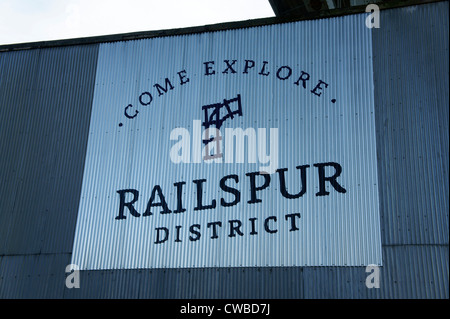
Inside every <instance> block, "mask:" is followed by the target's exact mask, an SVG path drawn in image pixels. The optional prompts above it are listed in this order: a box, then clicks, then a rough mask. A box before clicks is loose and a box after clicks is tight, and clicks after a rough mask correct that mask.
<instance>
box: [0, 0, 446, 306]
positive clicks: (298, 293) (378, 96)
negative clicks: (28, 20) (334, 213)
mask: <svg viewBox="0 0 450 319" xmlns="http://www.w3.org/2000/svg"><path fill="white" fill-rule="evenodd" d="M447 12H448V2H447V1H443V2H438V3H434V4H427V5H420V6H414V7H405V8H399V9H392V10H386V11H382V12H381V24H380V26H381V28H380V29H373V31H372V32H373V33H372V41H373V43H372V48H373V70H374V90H375V92H374V93H375V94H374V96H375V116H376V134H377V161H378V174H379V183H378V184H379V197H380V213H381V230H382V244H383V267H382V268H381V272H380V275H381V280H380V285H381V288H380V289H367V288H366V287H365V279H366V276H367V273H365V267H273V268H203V269H166V270H164V269H153V270H147V269H146V270H120V271H119V270H101V271H83V272H81V282H80V284H81V288H79V289H67V288H66V287H65V285H64V283H65V276H66V274H65V267H66V265H67V264H69V263H70V260H71V253H72V245H73V238H74V233H75V226H76V220H77V212H78V202H79V198H80V192H81V183H82V176H83V168H84V160H85V152H86V146H87V138H88V136H87V135H88V132H89V121H90V111H91V105H92V99H93V91H94V83H95V72H96V64H97V56H98V46H97V45H80V46H69V47H60V48H47V49H33V50H22V51H11V52H2V53H0V105H1V107H0V121H1V123H0V133H1V135H0V136H1V137H2V138H1V140H0V152H1V154H2V157H1V158H0V190H1V192H0V194H1V197H0V298H80V297H81V298H448V297H449V286H448V257H449V256H448V210H449V207H448V206H449V204H448V193H449V187H448V186H449V185H448V176H449V175H448V173H449V171H448V163H449V156H448V149H449V140H448V132H449V126H448V118H449V113H448V112H449V106H448V101H449V96H448V84H449V81H448V76H449V75H448V70H449V66H448V56H449V51H448V14H447Z"/></svg>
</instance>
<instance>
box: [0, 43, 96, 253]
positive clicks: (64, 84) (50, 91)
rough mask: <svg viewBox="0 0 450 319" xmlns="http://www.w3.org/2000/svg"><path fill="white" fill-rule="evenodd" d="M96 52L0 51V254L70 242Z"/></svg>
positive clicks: (65, 246) (51, 249)
mask: <svg viewBox="0 0 450 319" xmlns="http://www.w3.org/2000/svg"><path fill="white" fill-rule="evenodd" d="M97 52H98V46H97V45H91V46H79V47H62V48H52V49H41V50H25V51H18V52H4V53H1V54H0V84H1V85H0V105H1V107H0V121H1V125H0V136H1V137H2V138H1V140H0V153H1V154H2V156H1V158H0V194H1V199H0V211H1V212H2V214H0V254H37V253H59V252H66V253H68V252H71V250H72V242H73V232H74V227H75V222H76V216H77V210H78V201H79V194H80V189H81V180H82V172H83V168H84V160H85V150H86V145H87V135H88V129H89V119H90V114H91V106H92V96H93V89H94V79H95V70H96V61H97Z"/></svg>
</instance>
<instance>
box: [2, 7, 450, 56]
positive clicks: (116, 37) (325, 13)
mask: <svg viewBox="0 0 450 319" xmlns="http://www.w3.org/2000/svg"><path fill="white" fill-rule="evenodd" d="M443 1H448V0H403V1H402V0H399V1H392V2H389V3H379V4H377V5H378V6H379V8H380V10H386V9H395V8H399V7H405V6H415V5H421V4H429V3H434V2H443ZM365 12H366V5H362V6H355V7H350V8H341V9H333V10H322V11H319V12H316V13H311V14H307V15H304V16H302V17H294V18H293V17H288V18H282V17H269V18H260V19H252V20H242V21H234V22H223V23H218V24H210V25H204V26H195V27H187V28H176V29H164V30H155V31H137V32H130V33H120V34H112V35H100V36H93V37H83V38H73V39H63V40H50V41H38V42H26V43H17V44H5V45H0V52H6V51H18V50H29V49H42V48H50V47H61V46H74V45H88V44H98V43H105V42H118V41H129V40H139V39H148V38H157V37H167V36H178V35H187V34H194V33H203V32H215V31H225V30H233V29H244V28H251V27H259V26H266V25H272V24H282V23H289V22H297V21H304V20H316V19H325V18H332V17H339V16H345V15H351V14H359V13H365Z"/></svg>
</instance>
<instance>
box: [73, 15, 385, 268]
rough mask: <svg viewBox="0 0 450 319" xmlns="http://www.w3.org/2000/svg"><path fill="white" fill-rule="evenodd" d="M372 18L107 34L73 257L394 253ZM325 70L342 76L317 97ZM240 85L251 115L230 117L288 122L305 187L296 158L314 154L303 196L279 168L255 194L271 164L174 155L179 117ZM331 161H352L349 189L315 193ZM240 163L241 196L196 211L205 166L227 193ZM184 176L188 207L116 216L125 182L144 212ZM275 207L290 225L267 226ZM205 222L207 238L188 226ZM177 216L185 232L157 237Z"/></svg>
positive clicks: (368, 259)
mask: <svg viewBox="0 0 450 319" xmlns="http://www.w3.org/2000/svg"><path fill="white" fill-rule="evenodd" d="M365 18H366V16H365V15H364V14H360V15H352V16H345V17H337V18H332V19H324V20H312V21H301V22H295V23H288V24H280V25H270V26H264V27H258V28H250V29H244V30H243V29H241V30H229V31H223V32H214V33H202V34H193V35H187V36H177V37H165V38H157V39H145V40H137V41H126V42H114V43H106V44H102V45H101V46H100V50H99V59H98V69H97V78H96V89H95V92H94V102H93V113H92V117H91V125H90V132H89V143H88V149H87V155H86V168H85V171H84V178H83V188H82V195H81V200H80V210H79V218H78V223H77V232H76V237H75V245H74V251H73V256H74V259H73V262H74V263H75V264H78V265H79V266H80V267H81V269H117V268H122V269H123V268H167V267H169V268H189V267H216V266H217V267H240V266H242V267H249V266H300V265H302V266H304V265H308V266H310V265H317V266H322V265H323V266H326V265H329V266H331V265H342V266H344V265H349V266H350V265H351V266H356V265H358V266H359V265H367V264H381V259H382V258H381V238H380V231H379V225H380V219H379V214H378V186H377V167H376V142H375V117H374V112H373V111H374V110H373V78H372V60H371V52H372V49H371V45H372V41H371V30H370V29H368V28H366V26H365ZM280 48H282V49H280ZM233 59H236V60H237V62H236V64H235V65H234V67H235V68H236V70H237V71H236V74H222V70H224V69H225V64H224V62H223V61H224V60H233ZM245 59H252V60H254V61H255V63H256V67H255V69H253V70H251V71H249V72H248V74H243V69H244V61H245ZM206 61H215V65H214V69H215V72H216V74H215V75H210V76H205V75H204V74H203V73H204V68H205V67H204V65H203V63H204V62H206ZM263 61H268V66H267V71H270V73H271V74H269V75H268V76H262V75H259V74H258V72H259V70H260V68H261V66H262V65H263ZM284 65H286V66H290V67H291V68H292V77H291V78H290V79H289V80H285V81H283V80H280V79H277V77H276V71H277V69H278V68H279V67H281V66H284ZM180 70H186V72H187V76H188V77H189V79H190V81H189V83H187V84H184V85H183V86H181V85H179V83H178V82H179V80H178V79H177V72H178V71H180ZM301 71H306V72H308V73H309V74H310V75H311V80H310V82H308V84H307V89H304V88H303V87H301V85H300V86H297V85H295V84H294V82H295V81H296V80H297V79H298V78H299V76H300V74H301ZM165 77H168V78H169V79H170V80H171V82H172V83H173V85H174V89H173V90H171V91H169V92H167V93H165V94H164V95H163V96H161V97H158V95H157V93H156V90H155V89H154V88H153V85H154V84H155V83H159V84H162V85H164V78H165ZM319 80H323V81H326V82H327V83H329V89H327V90H324V92H323V93H322V95H321V96H320V97H317V96H315V95H314V94H312V93H311V92H310V90H313V89H314V86H315V85H316V84H317V82H318V81H319ZM144 91H149V92H151V93H152V94H153V101H152V104H151V105H149V106H146V107H140V106H138V104H139V102H138V97H139V95H140V93H141V92H144ZM237 94H240V95H241V97H242V105H243V106H242V108H243V114H244V115H243V116H242V117H236V119H235V120H233V121H230V122H231V124H229V123H230V122H227V123H224V126H223V128H225V127H231V128H236V127H240V128H243V129H247V128H254V129H257V128H265V129H267V130H269V128H272V127H275V128H277V129H278V131H279V140H278V144H279V150H278V154H277V155H278V156H279V164H278V168H288V169H289V171H288V176H287V184H288V185H287V187H288V189H290V190H298V189H299V188H300V179H299V178H298V176H299V174H298V171H296V169H295V167H296V166H298V165H304V164H308V165H311V167H310V169H309V171H308V177H307V188H309V191H307V193H306V194H305V196H303V197H302V198H300V199H296V200H291V199H285V198H283V197H282V196H281V194H280V192H279V189H278V188H279V186H278V185H279V183H278V174H273V175H272V176H271V178H272V182H271V186H270V188H267V189H266V190H264V194H262V195H261V197H263V203H260V204H257V205H247V203H246V201H247V200H248V192H249V182H248V178H246V177H245V174H246V173H248V172H257V171H259V167H260V166H264V165H258V164H252V163H248V162H246V163H244V164H237V163H234V164H227V163H224V164H205V163H203V164H195V163H189V164H184V163H180V164H174V163H173V162H172V161H171V159H170V158H169V154H170V147H171V146H172V145H174V144H175V142H172V141H171V140H170V133H171V131H172V130H173V129H175V128H176V127H182V128H187V129H189V130H190V132H191V134H192V132H193V129H192V125H193V124H192V123H193V120H202V119H203V118H204V116H203V113H202V109H201V107H202V105H207V104H211V103H216V102H218V101H222V100H223V99H224V98H232V97H235V96H236V95H237ZM333 98H335V99H337V102H336V104H333V103H332V102H331V100H332V99H333ZM129 103H132V104H134V105H135V107H136V108H138V110H139V112H140V113H139V114H138V116H137V117H136V119H133V120H128V119H126V118H125V117H124V114H123V113H124V108H125V106H126V105H127V104H129ZM180 114H183V116H180ZM121 122H123V127H120V126H119V123H121ZM202 131H203V128H202ZM221 131H222V134H224V129H222V130H221ZM190 138H191V139H192V140H193V136H192V135H191V137H190ZM224 138H225V139H226V138H227V137H226V136H225V137H224ZM198 142H200V141H198ZM191 143H192V144H193V143H195V142H194V141H192V142H191ZM192 144H191V145H192ZM191 153H193V149H192V148H191ZM225 153H226V151H225ZM191 155H192V156H195V154H191ZM323 162H338V163H340V164H341V165H342V167H343V173H342V176H341V177H340V182H341V183H342V185H345V187H346V188H347V189H348V193H347V194H345V195H342V194H338V193H337V192H336V191H334V190H331V194H330V196H324V197H317V196H315V193H316V192H317V191H318V181H317V172H316V169H315V168H314V167H313V164H314V163H323ZM229 174H237V175H238V176H239V185H237V186H236V187H237V188H238V189H240V191H241V202H240V203H239V204H238V205H236V206H233V207H227V208H222V207H220V205H219V203H217V207H216V209H212V210H205V211H199V212H195V211H193V208H194V207H195V198H196V197H195V189H194V186H193V183H192V180H194V179H199V178H207V180H208V183H207V184H206V186H205V187H207V189H205V190H204V194H205V197H208V198H207V199H204V200H205V202H206V201H208V202H210V201H211V198H215V199H216V200H217V201H218V202H219V200H220V197H218V196H223V195H222V194H223V192H222V191H221V190H220V188H219V185H218V184H219V183H218V182H219V181H220V179H221V178H222V177H224V176H225V175H229ZM178 181H185V182H186V185H185V195H184V198H183V201H184V205H185V207H186V209H187V211H186V212H185V213H182V214H168V215H162V214H159V209H155V210H154V211H157V213H156V212H155V213H154V215H153V216H150V217H140V218H135V217H132V216H130V215H129V214H128V212H126V214H128V217H127V219H125V220H115V217H116V216H117V211H118V207H119V196H118V194H117V190H118V189H129V188H132V189H137V190H138V191H139V192H140V199H139V201H138V202H137V204H136V205H135V206H136V208H137V210H138V212H141V213H142V212H143V211H144V210H145V207H146V206H145V205H146V204H147V201H148V198H150V192H151V190H152V189H153V187H154V185H161V188H162V190H163V193H164V194H165V198H166V200H167V201H168V204H169V207H170V208H171V209H174V207H175V205H176V199H175V195H174V194H173V193H174V190H173V188H174V187H173V183H175V182H178ZM330 188H331V187H330ZM291 192H292V191H291ZM169 193H170V194H169ZM215 194H219V195H215ZM226 195H228V194H226ZM287 213H300V214H301V216H302V217H301V218H302V219H301V220H300V221H299V222H298V223H299V228H300V230H299V231H297V232H289V231H287V227H285V221H284V218H285V216H284V214H287ZM271 215H275V216H277V218H278V225H279V226H278V227H279V232H278V233H277V234H276V235H270V234H269V235H268V234H267V233H265V232H264V229H263V227H262V219H263V218H266V217H268V216H271ZM249 217H258V219H259V220H258V223H259V225H258V231H259V232H260V234H258V235H257V236H250V235H248V233H249V232H250V231H249V228H250V226H249V225H248V224H249V222H248V221H247V220H246V219H247V218H249ZM233 219H237V220H242V222H243V225H244V226H243V229H244V232H245V234H244V235H243V236H242V237H239V236H237V237H238V238H233V239H230V238H229V237H228V236H227V230H226V229H227V226H228V225H227V224H228V220H233ZM212 221H221V222H222V224H223V227H222V228H221V229H220V230H219V238H218V239H215V240H211V239H209V238H208V236H209V234H208V233H209V232H210V231H209V230H207V229H206V224H207V223H208V222H212ZM192 224H200V225H201V227H202V229H201V233H202V238H200V240H199V241H198V242H195V243H192V242H189V240H188V239H187V237H188V236H187V235H186V233H187V229H188V227H189V226H190V225H192ZM175 225H182V226H183V229H182V232H183V234H182V236H183V238H182V242H180V243H174V242H173V235H172V237H170V238H169V241H168V243H164V244H160V245H155V244H153V241H154V240H155V238H156V235H155V228H156V227H160V226H165V227H168V229H169V231H170V232H174V230H175ZM282 227H283V228H282ZM300 243H301V244H300Z"/></svg>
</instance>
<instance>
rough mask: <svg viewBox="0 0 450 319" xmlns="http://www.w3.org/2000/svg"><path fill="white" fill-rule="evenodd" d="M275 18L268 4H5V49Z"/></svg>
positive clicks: (0, 35) (208, 0)
mask: <svg viewBox="0 0 450 319" xmlns="http://www.w3.org/2000/svg"><path fill="white" fill-rule="evenodd" d="M272 16H274V13H273V11H272V8H271V7H270V4H269V1H268V0H127V1H123V0H0V44H12V43H23V42H34V41H45V40H57V39H68V38H78V37H89V36H96V35H106V34H116V33H126V32H134V31H149V30H161V29H171V28H180V27H189V26H199V25H206V24H214V23H220V22H229V21H239V20H249V19H256V18H264V17H272Z"/></svg>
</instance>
